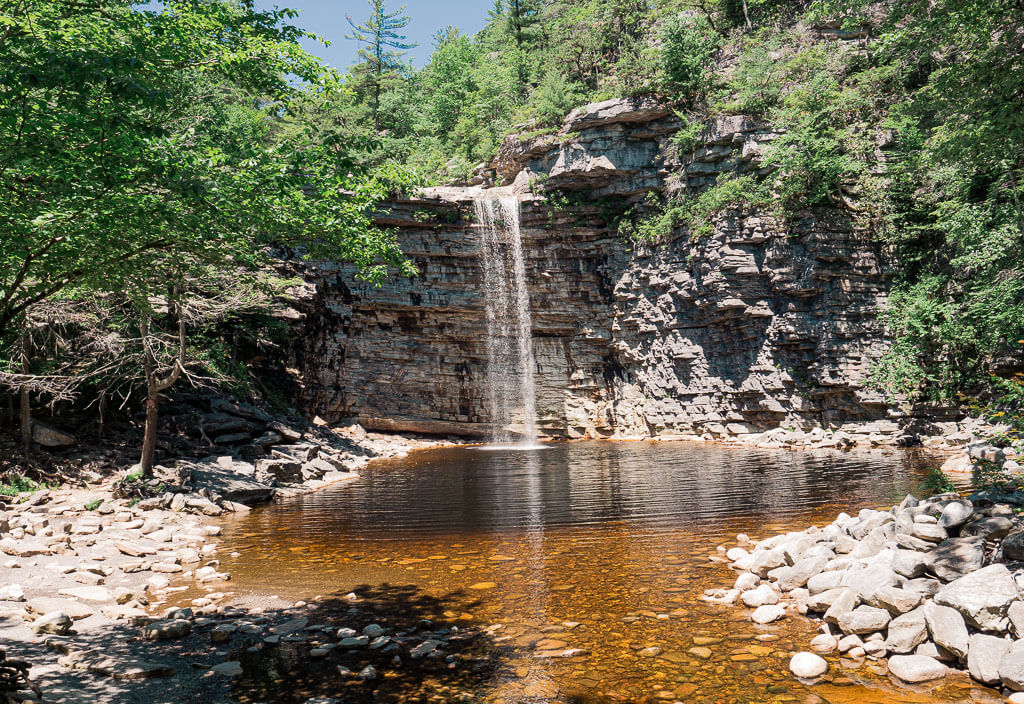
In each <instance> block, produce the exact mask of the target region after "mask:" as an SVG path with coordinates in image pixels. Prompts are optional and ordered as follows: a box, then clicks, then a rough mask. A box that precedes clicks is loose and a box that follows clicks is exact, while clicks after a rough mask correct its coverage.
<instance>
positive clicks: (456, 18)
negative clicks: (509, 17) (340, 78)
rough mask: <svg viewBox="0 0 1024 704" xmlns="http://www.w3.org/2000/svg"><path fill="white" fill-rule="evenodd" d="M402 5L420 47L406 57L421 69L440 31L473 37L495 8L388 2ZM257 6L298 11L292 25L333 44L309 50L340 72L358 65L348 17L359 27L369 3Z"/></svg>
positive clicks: (466, 0) (286, 0) (270, 0)
mask: <svg viewBox="0 0 1024 704" xmlns="http://www.w3.org/2000/svg"><path fill="white" fill-rule="evenodd" d="M403 4H404V5H407V6H408V7H407V8H406V14H407V15H408V16H409V17H410V18H411V19H412V22H410V23H409V26H408V27H406V28H405V30H404V32H405V34H406V37H407V39H406V41H410V42H416V43H417V44H419V46H418V47H416V48H415V49H413V50H412V51H410V52H409V54H408V56H407V58H411V59H412V61H413V64H415V65H416V66H417V67H422V66H423V65H424V64H425V63H426V62H427V59H428V58H429V57H430V52H431V51H432V50H433V47H432V41H431V37H433V36H434V33H435V32H436V31H437V30H439V29H442V28H443V27H447V26H448V25H454V26H456V27H458V28H459V29H460V30H461V31H462V33H463V34H469V35H472V34H474V33H476V32H477V31H479V30H480V29H481V28H482V27H483V26H484V20H486V18H487V11H488V10H489V9H490V8H491V5H492V3H491V2H490V0H448V1H447V2H432V1H430V0H406V1H405V2H404V3H403V2H392V1H389V2H388V3H387V5H386V7H387V9H388V10H389V11H391V12H393V11H394V10H397V9H398V8H399V7H401V6H402V5H403ZM256 5H257V7H259V8H260V9H272V8H273V7H275V6H277V7H289V8H291V9H293V10H299V16H298V18H297V19H295V20H293V24H295V25H297V26H299V27H302V28H303V29H305V30H307V31H310V32H312V33H314V34H317V35H319V36H321V37H323V38H324V39H326V40H328V41H329V42H331V45H330V46H328V47H325V46H323V45H322V44H317V43H315V42H307V43H306V45H305V48H306V50H307V51H309V52H310V53H311V54H314V55H316V56H319V57H320V58H322V59H323V60H324V61H325V62H326V63H328V64H330V65H331V66H334V67H335V68H338V69H341V70H345V69H347V68H348V67H349V66H350V65H351V64H352V63H354V62H355V58H356V51H357V49H358V46H357V43H356V42H354V41H351V40H348V39H345V35H346V34H348V33H349V31H351V30H350V28H349V25H348V21H346V19H345V15H351V16H352V19H353V21H355V22H356V24H359V23H362V22H364V21H365V20H366V18H367V17H369V14H370V10H369V5H368V4H367V2H366V0H257V1H256Z"/></svg>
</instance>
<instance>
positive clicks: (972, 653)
mask: <svg viewBox="0 0 1024 704" xmlns="http://www.w3.org/2000/svg"><path fill="white" fill-rule="evenodd" d="M992 451H993V448H991V447H990V446H989V447H988V449H985V450H977V449H976V448H975V449H974V450H973V451H972V454H975V455H978V454H984V453H986V452H987V453H992ZM1000 452H1001V453H1002V452H1003V451H1000ZM1004 461H1006V462H1011V461H1013V460H1004ZM968 464H970V461H969V460H968ZM1022 505H1024V500H1022V497H1020V496H1013V495H1010V494H1005V493H1000V492H994V491H992V490H987V491H980V492H975V493H974V494H971V495H970V496H969V497H968V498H964V497H963V496H961V495H960V494H958V493H943V494H938V495H936V496H932V497H930V498H927V499H923V500H918V499H917V498H915V497H913V496H907V497H906V498H905V499H904V500H903V501H902V502H901V503H900V504H899V505H897V506H893V507H892V508H891V509H886V510H872V509H865V510H862V511H860V512H859V513H858V514H857V515H856V516H851V515H848V514H846V513H842V514H840V515H839V516H838V517H837V518H836V519H835V520H834V521H833V522H832V523H830V524H828V525H826V526H825V527H824V528H818V527H816V526H812V527H810V528H807V529H806V530H803V531H799V532H790V533H785V534H780V535H775V536H772V537H769V538H765V539H763V540H760V541H757V542H752V541H750V539H749V538H748V537H747V536H745V535H740V536H737V541H738V545H737V546H735V547H732V548H731V549H726V548H725V547H724V546H722V547H720V548H719V550H720V551H721V552H723V553H724V554H725V558H726V559H727V560H728V562H729V563H730V567H731V568H732V569H734V570H735V571H737V572H738V573H739V574H738V576H737V578H736V581H735V584H734V585H733V587H732V588H731V589H714V590H708V591H706V592H705V593H704V595H703V599H704V600H706V601H709V602H712V603H718V604H726V605H731V604H742V605H743V606H745V607H747V608H749V609H751V612H750V613H749V618H750V619H751V620H752V621H754V622H755V623H758V624H770V623H775V622H778V621H780V620H782V619H785V618H787V617H789V616H791V615H792V614H799V615H806V616H808V617H810V618H812V619H814V621H815V622H816V623H818V625H819V635H818V636H816V637H815V638H814V639H813V640H811V642H810V644H809V646H810V650H809V651H803V652H798V653H796V654H794V655H793V657H792V659H791V660H790V663H789V667H790V670H791V672H792V673H793V674H794V676H796V677H797V678H799V679H801V680H803V681H806V682H809V683H813V682H817V681H820V678H822V676H825V675H826V673H827V672H828V671H829V670H830V669H832V668H833V667H834V666H835V665H836V663H835V662H829V660H827V659H826V658H825V657H823V656H830V657H834V656H838V657H839V659H840V660H839V665H840V666H841V667H842V668H850V667H854V668H855V667H859V666H861V665H864V664H865V663H867V662H871V661H875V671H877V667H878V666H881V665H884V666H885V667H886V669H887V672H888V673H889V674H890V675H892V676H893V678H895V680H896V681H897V682H899V683H903V684H919V683H932V682H935V681H939V680H942V679H943V678H944V677H946V676H947V674H950V673H951V672H953V671H956V670H963V671H966V673H967V674H968V675H969V676H970V677H971V678H972V679H973V680H975V681H976V682H979V683H981V684H983V685H988V686H991V687H997V688H999V689H1000V690H1001V692H1002V694H1004V695H1005V696H1008V697H1009V700H1010V701H1014V702H1024V516H1022V515H1021V514H1020V506H1022Z"/></svg>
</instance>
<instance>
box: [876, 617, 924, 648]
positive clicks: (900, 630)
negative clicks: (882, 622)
mask: <svg viewBox="0 0 1024 704" xmlns="http://www.w3.org/2000/svg"><path fill="white" fill-rule="evenodd" d="M927 638H928V625H927V624H926V623H925V617H924V609H923V608H921V607H918V608H916V609H914V610H913V611H908V612H907V613H905V614H902V615H900V616H897V617H896V618H894V619H893V620H892V621H890V622H889V633H888V636H887V638H886V639H885V644H886V646H887V647H888V648H889V650H890V651H891V652H893V653H898V654H907V653H912V652H914V649H915V648H916V647H917V646H919V645H920V644H921V643H923V642H924V641H925V640H926V639H927Z"/></svg>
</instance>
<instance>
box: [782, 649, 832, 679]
mask: <svg viewBox="0 0 1024 704" xmlns="http://www.w3.org/2000/svg"><path fill="white" fill-rule="evenodd" d="M789 671H790V672H792V673H793V674H794V675H796V676H797V677H799V678H801V679H813V678H815V677H821V676H822V675H823V674H825V673H826V672H828V662H827V661H826V660H825V658H823V657H821V656H819V655H815V654H814V653H808V652H802V653H797V654H796V655H794V656H793V657H792V658H790V660H789Z"/></svg>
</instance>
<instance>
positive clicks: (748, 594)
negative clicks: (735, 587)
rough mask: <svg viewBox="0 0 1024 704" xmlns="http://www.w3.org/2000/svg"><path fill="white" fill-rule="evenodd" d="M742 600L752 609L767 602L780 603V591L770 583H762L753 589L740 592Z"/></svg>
mask: <svg viewBox="0 0 1024 704" xmlns="http://www.w3.org/2000/svg"><path fill="white" fill-rule="evenodd" d="M740 601H742V602H743V604H744V605H745V606H749V607H750V608H752V609H755V608H757V607H758V606H764V605H765V604H778V603H779V593H778V592H777V591H775V590H774V589H772V588H771V586H770V585H768V584H762V585H760V586H759V587H757V588H756V589H751V590H749V591H745V592H743V593H741V594H740Z"/></svg>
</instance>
